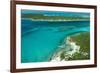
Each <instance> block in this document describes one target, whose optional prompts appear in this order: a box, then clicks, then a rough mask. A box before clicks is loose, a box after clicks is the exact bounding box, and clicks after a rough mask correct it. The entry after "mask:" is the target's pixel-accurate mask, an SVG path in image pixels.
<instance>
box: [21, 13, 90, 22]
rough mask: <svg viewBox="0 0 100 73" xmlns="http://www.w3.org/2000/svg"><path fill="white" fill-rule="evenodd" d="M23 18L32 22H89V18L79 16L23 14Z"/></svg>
mask: <svg viewBox="0 0 100 73" xmlns="http://www.w3.org/2000/svg"><path fill="white" fill-rule="evenodd" d="M21 17H22V18H30V19H32V20H34V21H35V20H41V21H43V20H44V21H46V20H48V21H89V19H90V18H89V17H81V16H80V17H79V16H47V15H43V14H22V15H21Z"/></svg>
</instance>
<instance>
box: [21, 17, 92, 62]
mask: <svg viewBox="0 0 100 73" xmlns="http://www.w3.org/2000/svg"><path fill="white" fill-rule="evenodd" d="M84 31H90V21H32V20H29V19H22V20H21V62H22V63H29V62H47V61H49V60H50V58H51V57H52V55H53V54H54V53H55V52H56V50H57V47H58V46H59V45H60V43H61V41H62V40H63V39H64V38H65V37H67V36H70V35H72V34H76V33H79V32H84Z"/></svg>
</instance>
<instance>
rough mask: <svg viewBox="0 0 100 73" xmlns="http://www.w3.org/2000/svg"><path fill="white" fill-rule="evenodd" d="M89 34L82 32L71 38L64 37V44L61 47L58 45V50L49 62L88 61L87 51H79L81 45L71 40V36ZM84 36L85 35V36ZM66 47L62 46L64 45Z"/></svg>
mask: <svg viewBox="0 0 100 73" xmlns="http://www.w3.org/2000/svg"><path fill="white" fill-rule="evenodd" d="M86 33H87V34H89V32H82V33H77V34H74V35H71V36H67V37H65V38H64V39H65V40H64V41H63V42H65V43H64V44H63V45H60V47H58V50H57V51H56V52H55V53H54V54H53V56H52V58H51V60H50V61H51V62H57V61H70V60H86V59H89V53H88V51H85V52H84V51H81V50H82V47H81V45H79V44H77V41H75V40H74V39H73V36H79V35H80V34H86ZM87 34H86V35H87ZM65 44H66V45H67V46H64V45H65Z"/></svg>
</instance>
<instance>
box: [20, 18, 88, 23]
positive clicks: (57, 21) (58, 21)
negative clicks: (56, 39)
mask: <svg viewBox="0 0 100 73" xmlns="http://www.w3.org/2000/svg"><path fill="white" fill-rule="evenodd" d="M21 19H24V20H31V21H48V22H61V21H65V22H66V21H67V22H71V21H73V22H75V21H89V20H86V19H80V20H46V19H32V18H21Z"/></svg>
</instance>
